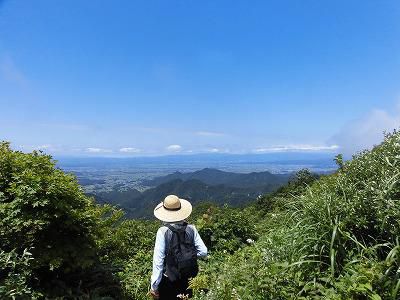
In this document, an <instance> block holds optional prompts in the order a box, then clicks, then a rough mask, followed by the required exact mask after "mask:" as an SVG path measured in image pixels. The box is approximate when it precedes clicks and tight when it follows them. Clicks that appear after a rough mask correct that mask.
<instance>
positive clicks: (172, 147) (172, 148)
mask: <svg viewBox="0 0 400 300" xmlns="http://www.w3.org/2000/svg"><path fill="white" fill-rule="evenodd" d="M166 149H167V151H170V152H181V151H182V149H183V148H182V146H181V145H169V146H168V147H167V148H166Z"/></svg>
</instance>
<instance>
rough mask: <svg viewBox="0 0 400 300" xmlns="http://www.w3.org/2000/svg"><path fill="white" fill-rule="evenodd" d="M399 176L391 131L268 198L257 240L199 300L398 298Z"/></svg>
mask: <svg viewBox="0 0 400 300" xmlns="http://www.w3.org/2000/svg"><path fill="white" fill-rule="evenodd" d="M399 179H400V133H399V132H394V133H392V134H389V135H386V136H385V139H384V142H383V143H382V144H381V145H379V146H376V147H375V148H374V149H372V150H371V151H364V152H361V153H359V154H357V155H355V156H354V157H353V159H352V160H351V161H348V162H345V163H344V164H343V165H342V167H341V168H340V170H339V171H338V172H337V173H335V174H333V175H330V176H326V177H323V178H321V179H320V180H318V181H316V182H315V183H313V184H312V185H311V186H309V187H307V188H306V189H305V191H304V192H303V193H301V194H300V195H298V194H296V193H293V195H291V194H290V193H286V194H285V195H277V196H276V197H275V198H274V199H270V200H271V201H272V202H273V203H274V206H273V207H275V209H274V210H273V211H272V212H270V213H268V214H266V215H265V217H264V219H263V220H261V221H260V225H259V227H260V228H261V229H262V233H261V237H260V239H259V241H258V242H257V243H255V244H254V245H253V246H249V247H247V248H245V249H243V250H240V251H238V252H237V253H235V254H234V255H233V256H231V257H229V258H228V259H226V261H225V263H224V264H222V266H221V269H220V271H219V273H218V274H215V275H212V276H211V277H212V278H209V282H210V285H211V286H210V291H209V292H208V293H197V295H196V299H321V298H323V299H392V300H395V299H400V253H399V252H400V249H399V234H400V199H399V198H400V180H399ZM210 264H212V262H210V263H209V265H210ZM207 267H208V266H205V268H207ZM193 286H194V287H196V282H194V283H193Z"/></svg>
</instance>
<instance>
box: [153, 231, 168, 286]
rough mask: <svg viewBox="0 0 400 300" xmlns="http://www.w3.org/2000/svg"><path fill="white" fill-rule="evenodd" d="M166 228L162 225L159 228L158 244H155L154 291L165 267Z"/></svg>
mask: <svg viewBox="0 0 400 300" xmlns="http://www.w3.org/2000/svg"><path fill="white" fill-rule="evenodd" d="M164 234H165V232H164V230H162V227H161V228H159V229H158V231H157V236H156V244H155V246H154V254H153V273H152V275H151V289H152V290H153V291H157V290H158V285H159V284H160V281H161V278H162V275H163V269H164V259H165V237H164Z"/></svg>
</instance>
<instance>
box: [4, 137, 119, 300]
mask: <svg viewBox="0 0 400 300" xmlns="http://www.w3.org/2000/svg"><path fill="white" fill-rule="evenodd" d="M100 219H101V217H100V216H99V212H98V208H97V207H96V206H95V205H94V203H93V201H92V200H91V199H90V198H88V197H87V196H85V194H84V193H83V191H82V189H81V187H80V186H79V185H78V183H77V181H76V179H75V178H74V177H73V176H72V175H68V174H65V173H64V172H62V171H61V170H58V169H56V168H55V163H54V161H52V159H51V157H50V156H47V155H44V154H42V153H41V152H33V153H29V154H26V153H22V152H18V151H12V150H11V149H10V147H9V144H8V143H0V250H1V251H3V252H2V253H5V255H10V257H11V258H13V259H16V261H17V262H18V261H19V259H23V258H26V257H27V256H26V255H27V254H26V253H27V252H26V249H29V252H31V253H32V254H31V255H30V254H29V264H28V263H26V264H20V265H19V266H20V267H19V266H18V265H17V266H16V271H15V272H17V273H16V274H20V275H18V278H19V280H23V281H24V282H25V284H26V289H27V290H28V291H29V290H31V289H35V290H38V291H42V292H43V293H45V294H47V295H49V296H58V295H65V294H69V295H85V293H86V292H85V291H84V289H85V284H88V285H91V286H92V287H93V288H95V287H96V283H93V280H92V279H93V278H92V277H93V276H95V277H96V278H97V281H98V283H97V284H102V283H104V282H101V280H104V278H105V277H107V276H108V275H107V273H109V272H107V270H105V269H104V268H103V267H102V266H101V265H100V264H99V263H98V261H99V259H98V256H97V247H96V240H97V237H98V233H99V232H98V224H99V221H100ZM26 261H27V260H25V262H26ZM7 272H8V273H7V274H5V275H2V277H1V278H0V280H2V282H1V284H2V288H1V289H0V290H1V291H2V293H3V294H2V295H1V297H5V298H7V297H9V296H7V294H6V293H5V292H4V289H5V290H7V286H8V283H7V282H9V279H7V278H15V276H14V275H12V274H14V273H13V272H14V271H12V270H11V271H7ZM10 276H11V277H10ZM12 276H14V277H12ZM3 277H5V278H6V279H4V278H3ZM111 277H112V276H111ZM110 280H111V281H112V279H107V281H110ZM3 285H4V286H5V287H4V286H3ZM21 285H22V281H21V283H18V285H17V286H21Z"/></svg>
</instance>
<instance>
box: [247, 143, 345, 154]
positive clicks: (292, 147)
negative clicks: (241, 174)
mask: <svg viewBox="0 0 400 300" xmlns="http://www.w3.org/2000/svg"><path fill="white" fill-rule="evenodd" d="M337 149H339V146H338V145H330V146H321V145H318V146H315V145H286V146H274V147H264V148H257V149H254V152H256V153H268V152H294V151H334V150H337Z"/></svg>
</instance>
